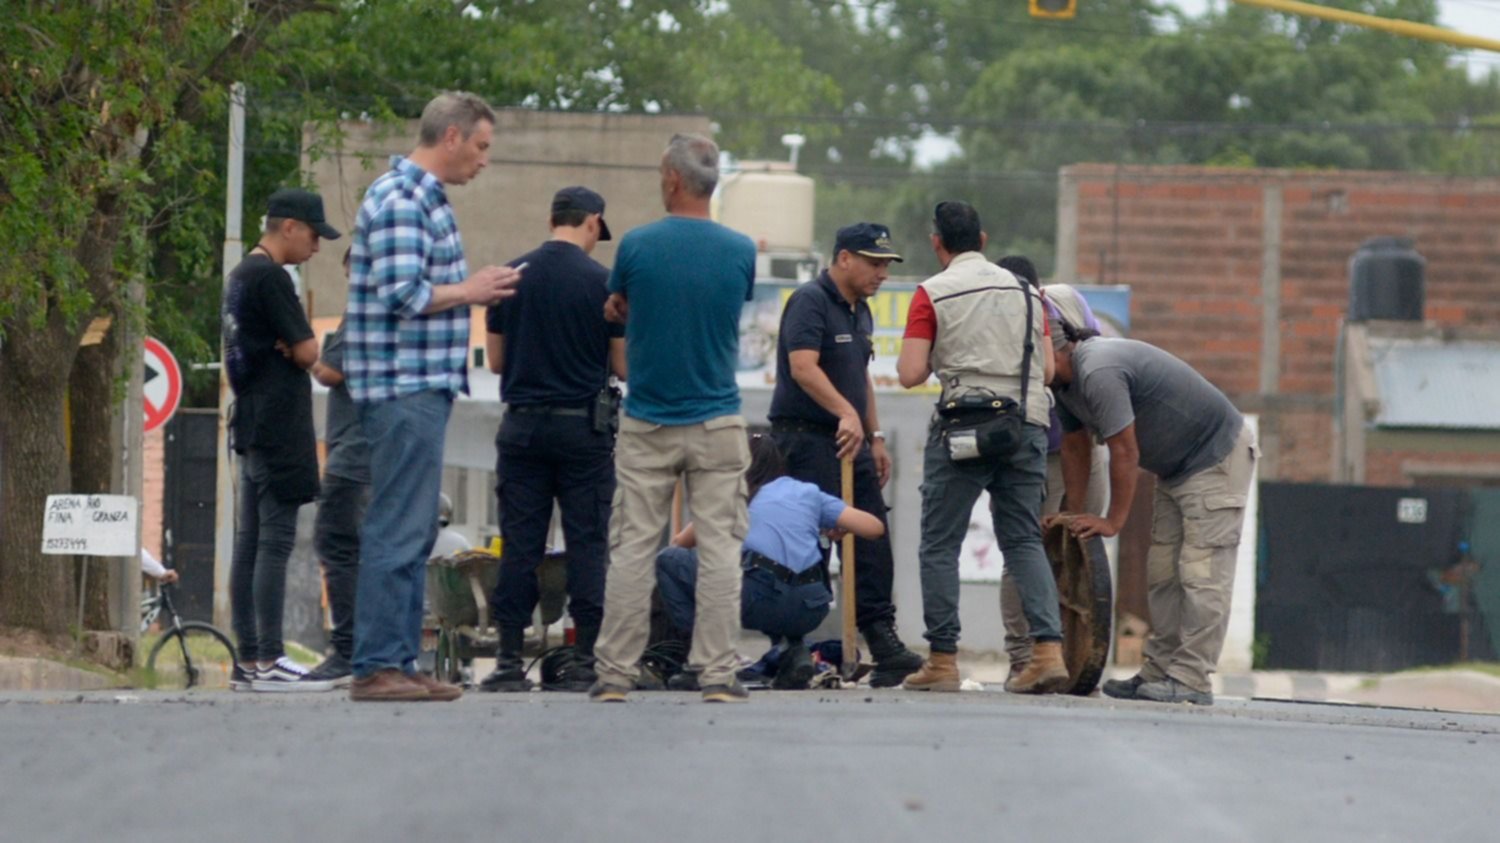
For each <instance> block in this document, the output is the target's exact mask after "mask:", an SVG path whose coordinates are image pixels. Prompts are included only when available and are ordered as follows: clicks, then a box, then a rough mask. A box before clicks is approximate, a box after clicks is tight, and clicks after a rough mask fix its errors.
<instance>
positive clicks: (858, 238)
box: [833, 222, 901, 261]
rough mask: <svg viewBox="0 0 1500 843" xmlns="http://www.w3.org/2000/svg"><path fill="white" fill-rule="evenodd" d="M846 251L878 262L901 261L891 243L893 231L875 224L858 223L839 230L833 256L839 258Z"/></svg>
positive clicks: (834, 242) (835, 239)
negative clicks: (887, 260) (840, 253)
mask: <svg viewBox="0 0 1500 843" xmlns="http://www.w3.org/2000/svg"><path fill="white" fill-rule="evenodd" d="M845 251H848V252H853V253H854V254H856V255H863V256H865V257H867V258H875V259H876V260H886V259H889V260H893V261H900V260H901V256H900V255H899V254H897V253H896V249H895V247H894V245H893V244H892V243H891V230H890V229H889V228H886V227H885V226H883V225H877V224H875V223H873V222H857V223H855V224H854V225H846V226H844V227H843V228H841V229H839V233H838V235H837V236H836V237H835V238H834V241H833V255H834V257H838V254H839V252H845Z"/></svg>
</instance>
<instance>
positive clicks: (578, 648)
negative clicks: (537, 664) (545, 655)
mask: <svg viewBox="0 0 1500 843" xmlns="http://www.w3.org/2000/svg"><path fill="white" fill-rule="evenodd" d="M598 640H599V627H598V626H579V627H578V630H577V636H576V638H575V640H574V643H573V651H572V652H571V653H568V654H567V658H566V659H563V660H562V661H560V662H559V663H557V664H556V666H555V667H556V669H555V670H548V665H547V664H546V663H545V662H544V663H543V664H542V690H543V691H572V692H574V693H579V694H581V693H584V692H585V691H587V690H588V689H589V688H592V687H593V686H594V681H595V680H597V679H598V678H599V677H598V676H596V675H595V674H594V642H596V641H598Z"/></svg>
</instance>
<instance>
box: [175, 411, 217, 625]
mask: <svg viewBox="0 0 1500 843" xmlns="http://www.w3.org/2000/svg"><path fill="white" fill-rule="evenodd" d="M218 441H219V411H218V410H216V409H182V410H178V411H177V414H176V415H175V416H173V417H172V420H171V421H169V422H167V427H166V446H165V462H166V466H165V475H164V477H163V490H162V555H163V557H164V559H163V561H164V562H165V563H166V564H167V565H168V566H169V567H172V568H175V569H177V572H178V573H179V574H180V575H181V576H182V580H181V581H180V583H179V586H178V594H179V597H178V598H177V610H178V611H179V612H181V613H182V616H183V617H184V618H187V619H191V620H199V621H206V622H212V621H213V616H214V497H215V494H216V488H217V487H216V481H217V475H218V461H217V454H216V451H215V448H217V446H218Z"/></svg>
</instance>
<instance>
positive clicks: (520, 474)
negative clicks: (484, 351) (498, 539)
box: [491, 411, 615, 628]
mask: <svg viewBox="0 0 1500 843" xmlns="http://www.w3.org/2000/svg"><path fill="white" fill-rule="evenodd" d="M614 445H615V443H614V437H613V436H612V435H610V434H607V433H596V432H594V428H593V425H592V424H590V423H589V420H588V419H587V418H586V417H583V416H559V415H543V414H530V413H527V414H522V413H517V412H515V411H510V412H507V413H506V414H505V419H504V420H503V421H502V422H501V423H500V432H499V434H498V435H496V437H495V447H496V450H497V452H498V455H499V458H498V460H497V462H496V469H495V472H496V474H497V475H499V482H498V484H497V486H496V489H495V492H496V495H497V496H498V498H499V500H500V532H501V535H502V536H503V537H504V539H505V549H504V551H503V553H502V555H501V558H500V580H499V582H498V583H496V585H495V593H494V595H493V596H492V597H491V605H493V606H494V607H495V622H496V624H497V625H499V626H501V627H511V628H525V627H527V626H530V625H531V613H532V611H533V610H535V609H536V604H537V599H538V597H539V595H540V589H539V586H538V584H537V576H536V571H537V567H538V566H540V565H541V564H542V556H543V554H544V553H545V552H546V550H547V527H548V525H550V524H551V522H552V502H553V501H554V500H555V501H557V506H558V508H559V509H560V510H561V511H562V527H563V539H564V541H566V542H567V545H568V614H569V615H571V616H572V618H573V622H574V623H576V624H577V625H579V626H598V625H599V623H600V621H601V620H602V619H603V617H604V574H605V569H606V568H607V567H608V565H609V509H610V503H611V502H612V499H613V498H614V494H615V463H614Z"/></svg>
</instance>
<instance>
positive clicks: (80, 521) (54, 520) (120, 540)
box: [42, 495, 138, 556]
mask: <svg viewBox="0 0 1500 843" xmlns="http://www.w3.org/2000/svg"><path fill="white" fill-rule="evenodd" d="M137 509H138V504H137V502H136V499H135V498H133V497H131V496H129V495H48V496H47V513H46V516H45V517H44V519H43V522H42V552H43V553H59V554H69V555H74V554H76V555H81V556H134V555H135V554H136V552H137V549H138V548H137V542H138V539H137V538H136V511H137Z"/></svg>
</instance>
